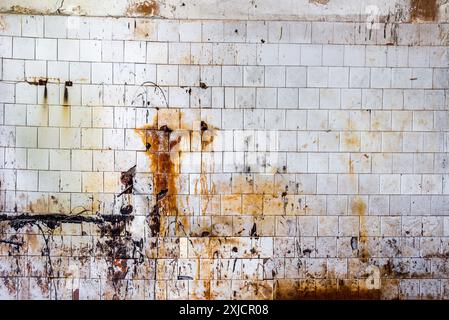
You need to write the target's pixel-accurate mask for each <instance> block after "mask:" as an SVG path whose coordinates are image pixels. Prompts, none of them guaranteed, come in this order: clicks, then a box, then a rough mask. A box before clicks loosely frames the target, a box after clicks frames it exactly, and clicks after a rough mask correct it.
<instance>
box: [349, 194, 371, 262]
mask: <svg viewBox="0 0 449 320" xmlns="http://www.w3.org/2000/svg"><path fill="white" fill-rule="evenodd" d="M351 209H352V213H353V214H356V215H358V216H359V218H360V220H359V221H360V226H359V242H360V244H361V245H362V248H361V249H360V250H359V256H360V259H361V260H362V261H367V259H368V258H369V252H368V248H367V247H366V245H367V234H368V233H367V230H366V219H365V215H366V204H365V202H364V201H363V199H362V198H360V197H355V198H354V199H353V200H352V202H351Z"/></svg>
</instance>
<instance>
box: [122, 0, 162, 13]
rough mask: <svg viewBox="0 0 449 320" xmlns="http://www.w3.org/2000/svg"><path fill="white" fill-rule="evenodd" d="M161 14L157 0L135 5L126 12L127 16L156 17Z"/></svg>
mask: <svg viewBox="0 0 449 320" xmlns="http://www.w3.org/2000/svg"><path fill="white" fill-rule="evenodd" d="M158 14H159V5H158V3H157V1H155V0H148V1H140V2H137V3H134V4H132V5H130V6H129V7H128V9H127V10H126V15H127V16H155V15H158Z"/></svg>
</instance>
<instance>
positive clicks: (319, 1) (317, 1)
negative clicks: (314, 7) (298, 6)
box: [309, 0, 329, 5]
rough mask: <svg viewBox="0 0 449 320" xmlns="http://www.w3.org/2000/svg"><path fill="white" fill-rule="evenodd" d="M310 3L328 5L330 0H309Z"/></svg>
mask: <svg viewBox="0 0 449 320" xmlns="http://www.w3.org/2000/svg"><path fill="white" fill-rule="evenodd" d="M309 3H313V4H318V5H326V4H328V3H329V0H309Z"/></svg>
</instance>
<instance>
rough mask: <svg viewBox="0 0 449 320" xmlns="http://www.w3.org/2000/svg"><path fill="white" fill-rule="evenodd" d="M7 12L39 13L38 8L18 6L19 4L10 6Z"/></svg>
mask: <svg viewBox="0 0 449 320" xmlns="http://www.w3.org/2000/svg"><path fill="white" fill-rule="evenodd" d="M9 12H12V13H19V14H39V13H41V12H39V11H38V10H35V9H31V8H27V7H23V6H19V5H14V6H11V7H10V9H9Z"/></svg>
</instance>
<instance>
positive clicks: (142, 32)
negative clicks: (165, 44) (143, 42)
mask: <svg viewBox="0 0 449 320" xmlns="http://www.w3.org/2000/svg"><path fill="white" fill-rule="evenodd" d="M154 32H155V25H154V23H153V22H152V21H147V20H142V21H139V23H136V27H135V28H134V35H135V36H136V38H137V39H148V38H150V37H151V36H152V35H153V34H154Z"/></svg>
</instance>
